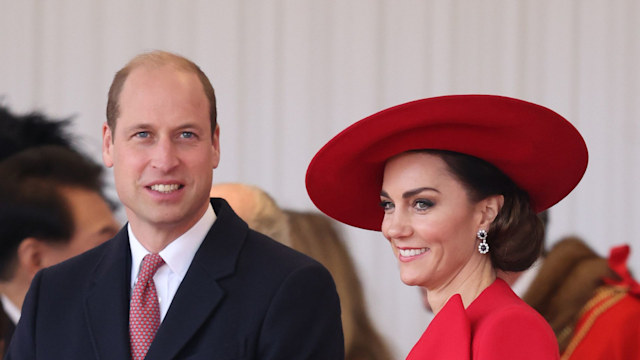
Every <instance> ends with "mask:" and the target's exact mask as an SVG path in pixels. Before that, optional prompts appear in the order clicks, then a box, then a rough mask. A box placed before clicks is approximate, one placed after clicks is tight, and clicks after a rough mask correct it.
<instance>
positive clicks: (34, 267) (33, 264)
mask: <svg viewBox="0 0 640 360" xmlns="http://www.w3.org/2000/svg"><path fill="white" fill-rule="evenodd" d="M43 251H44V249H43V243H42V241H40V240H38V239H36V238H33V237H28V238H26V239H24V240H22V242H21V243H20V245H18V249H17V259H18V266H20V267H22V269H23V271H25V272H27V273H29V274H31V275H32V276H35V275H36V273H37V272H38V270H40V269H42V267H43V266H42V252H43Z"/></svg>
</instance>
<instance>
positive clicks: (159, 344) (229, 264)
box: [85, 198, 249, 359]
mask: <svg viewBox="0 0 640 360" xmlns="http://www.w3.org/2000/svg"><path fill="white" fill-rule="evenodd" d="M211 204H212V206H213V210H214V211H215V212H216V216H217V219H216V222H215V223H214V224H213V226H212V227H211V229H210V230H209V233H208V234H207V236H206V237H205V240H204V241H203V243H202V245H201V246H200V248H199V249H198V251H197V252H196V255H195V257H194V258H193V261H192V263H191V265H190V266H189V270H188V271H187V274H186V275H185V277H184V279H183V280H182V283H181V284H180V286H179V288H178V291H177V292H176V294H175V296H174V298H173V301H172V303H171V306H170V308H169V311H168V312H167V314H166V316H165V318H164V320H163V322H162V324H161V325H160V328H159V329H158V332H157V334H156V337H155V339H154V341H153V343H152V344H151V347H150V348H149V352H148V353H147V357H146V359H160V358H163V359H166V358H172V357H174V356H175V355H176V354H177V353H178V352H179V351H180V349H181V348H182V347H183V346H184V345H185V344H186V343H187V342H188V341H189V339H191V338H192V336H193V335H194V334H195V332H196V331H197V329H198V328H199V327H200V326H201V325H202V323H204V322H205V321H206V320H207V319H208V318H209V317H210V316H211V314H212V313H213V311H214V310H215V308H216V307H217V306H218V304H219V303H220V301H221V300H222V298H223V296H224V290H223V289H222V288H221V287H220V286H219V285H218V280H219V279H222V278H224V277H226V276H229V275H231V274H233V273H234V271H235V267H236V262H237V259H238V256H239V254H240V251H241V249H242V246H243V244H244V240H245V238H246V236H247V233H248V231H249V228H248V226H247V224H246V223H245V222H244V221H242V220H241V219H240V218H239V217H238V216H237V215H236V214H235V213H234V212H233V210H231V207H230V206H229V204H227V202H226V201H225V200H223V199H217V198H214V199H211ZM128 241H129V240H128V235H127V231H126V226H125V227H124V228H123V230H121V231H120V232H119V233H118V234H117V235H116V236H115V237H114V238H113V239H112V240H110V242H109V245H108V246H107V249H105V253H104V255H103V256H102V258H101V259H100V261H99V262H98V264H97V266H96V269H95V272H94V273H95V275H94V276H93V278H94V281H93V282H92V284H91V286H90V287H89V290H88V293H87V296H86V312H85V313H86V318H87V322H88V324H89V333H90V336H91V337H92V341H93V344H94V347H95V349H96V352H97V355H98V358H101V359H102V358H104V359H125V358H129V357H130V350H129V323H128V319H129V296H130V295H129V292H130V289H129V288H130V286H129V283H130V272H131V250H130V249H129V242H128Z"/></svg>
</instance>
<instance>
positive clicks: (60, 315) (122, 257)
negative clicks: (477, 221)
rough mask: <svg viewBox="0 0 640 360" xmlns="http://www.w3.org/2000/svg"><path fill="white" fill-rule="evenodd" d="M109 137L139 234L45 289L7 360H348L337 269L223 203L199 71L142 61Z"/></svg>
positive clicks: (118, 91)
mask: <svg viewBox="0 0 640 360" xmlns="http://www.w3.org/2000/svg"><path fill="white" fill-rule="evenodd" d="M102 134H103V138H102V140H103V142H102V157H103V161H104V163H105V165H106V166H108V167H112V168H113V174H114V180H115V187H116V191H117V193H118V196H119V198H120V201H121V202H122V204H123V205H124V208H125V212H126V215H127V219H128V224H127V225H126V226H125V227H124V228H122V229H121V230H120V232H119V233H118V234H117V235H116V236H115V237H114V238H112V239H111V240H109V241H107V242H106V243H104V244H103V245H101V246H99V247H97V248H95V249H93V250H91V251H89V252H86V253H84V254H82V255H80V256H78V257H75V258H74V259H73V260H71V261H68V262H65V263H62V264H59V265H56V266H53V267H50V268H47V269H44V270H42V271H40V272H39V273H38V274H37V275H36V276H35V278H34V280H33V282H32V285H31V288H30V290H29V293H28V294H27V297H26V299H25V302H24V306H23V314H22V318H21V319H20V323H19V324H18V326H17V328H16V332H15V334H14V337H13V340H12V342H11V346H10V347H9V352H8V354H7V359H134V360H140V359H187V358H190V359H247V360H248V359H264V360H266V359H274V360H275V359H323V360H324V359H341V358H343V357H344V343H343V335H342V327H341V323H340V303H339V299H338V295H337V293H336V289H335V284H334V283H333V279H332V278H331V275H330V273H329V272H328V271H327V269H326V268H324V267H323V266H322V265H321V264H320V263H318V262H317V261H315V260H313V259H311V258H309V257H307V256H305V255H303V254H300V253H298V252H296V251H295V250H293V249H291V248H289V247H286V246H284V245H282V244H279V243H277V242H276V241H274V240H273V239H271V238H269V237H267V236H265V235H262V234H260V233H258V232H255V231H253V230H250V229H249V228H248V226H247V224H246V223H245V222H244V221H242V220H241V219H240V218H239V217H238V216H237V215H236V214H235V213H234V212H233V210H232V209H231V207H230V206H229V204H228V203H227V202H226V201H224V200H223V199H219V198H213V199H210V197H209V191H210V189H211V182H212V176H213V170H214V169H215V168H217V166H218V163H219V161H220V140H219V137H220V127H219V126H218V124H217V121H216V109H215V96H214V92H213V87H212V86H211V84H210V82H209V80H208V79H207V77H206V76H205V75H204V73H203V72H202V71H201V70H200V68H199V67H198V66H197V65H196V64H195V63H193V62H192V61H190V60H188V59H186V58H184V57H181V56H179V55H176V54H172V53H168V52H164V51H153V52H150V53H145V54H141V55H138V56H136V57H135V58H134V59H132V60H131V61H130V62H129V63H128V64H127V65H126V66H125V67H124V68H122V69H121V70H120V71H118V72H117V73H116V75H115V77H114V80H113V83H112V86H111V89H110V91H109V99H108V101H107V122H106V123H105V124H104V125H103V131H102Z"/></svg>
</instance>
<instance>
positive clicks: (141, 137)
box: [134, 131, 149, 139]
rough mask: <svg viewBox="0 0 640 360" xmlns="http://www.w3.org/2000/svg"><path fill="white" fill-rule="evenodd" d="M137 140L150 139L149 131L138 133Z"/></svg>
mask: <svg viewBox="0 0 640 360" xmlns="http://www.w3.org/2000/svg"><path fill="white" fill-rule="evenodd" d="M134 136H135V137H137V138H140V139H146V138H148V137H149V132H148V131H138V132H137V133H135V135H134Z"/></svg>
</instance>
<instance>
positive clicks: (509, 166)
mask: <svg viewBox="0 0 640 360" xmlns="http://www.w3.org/2000/svg"><path fill="white" fill-rule="evenodd" d="M586 165H587V149H586V146H585V144H584V141H583V139H582V137H581V136H580V134H579V133H578V132H577V130H576V129H575V128H574V127H573V126H572V125H571V124H570V123H569V122H567V121H566V120H565V119H563V118H562V117H561V116H560V115H558V114H556V113H555V112H553V111H551V110H549V109H547V108H544V107H541V106H538V105H535V104H532V103H528V102H525V101H521V100H517V99H511V98H506V97H500V96H490V95H457V96H445V97H437V98H430V99H423V100H418V101H414V102H410V103H406V104H402V105H399V106H396V107H393V108H390V109H387V110H384V111H382V112H379V113H377V114H374V115H372V116H370V117H368V118H365V119H363V120H361V121H359V122H357V123H355V124H353V125H352V126H350V127H349V128H347V129H346V130H344V131H343V132H342V133H340V134H338V135H337V136H336V137H335V138H333V139H332V140H331V141H329V143H327V144H326V145H325V146H324V147H323V148H322V149H321V150H320V151H319V152H318V154H316V156H315V157H314V159H313V160H312V162H311V164H310V165H309V169H308V171H307V179H306V181H307V190H308V192H309V195H310V197H311V199H312V200H313V202H314V203H315V204H316V206H317V207H318V208H319V209H320V210H322V211H323V212H325V213H326V214H328V215H330V216H331V217H334V218H335V219H337V220H339V221H342V222H344V223H346V224H349V225H353V226H357V227H361V228H364V229H370V230H376V231H380V230H381V231H382V233H383V234H384V236H385V237H386V238H387V239H388V240H389V243H390V244H391V248H392V249H393V252H394V254H395V256H396V258H397V259H398V263H399V267H400V275H401V278H402V281H403V282H404V283H406V284H408V285H416V286H422V287H424V288H425V289H426V290H427V294H428V295H427V296H428V302H429V305H430V306H431V307H432V309H433V311H434V313H435V314H436V316H435V318H434V319H433V320H432V322H431V323H430V324H429V327H428V328H427V329H426V331H425V332H424V334H423V335H422V337H421V338H420V340H419V341H418V343H417V344H416V345H415V346H414V348H413V349H412V351H411V352H410V354H409V356H408V359H422V358H430V359H557V358H558V357H559V355H558V347H557V343H556V340H555V336H554V334H553V331H552V330H551V328H550V327H549V325H548V324H547V323H546V322H545V321H544V319H543V318H542V317H541V316H540V315H539V314H538V313H537V312H535V310H533V309H532V308H531V307H529V306H528V305H526V304H525V303H524V302H523V301H522V300H520V298H518V297H517V296H516V295H515V294H514V293H513V291H511V289H510V288H509V286H508V285H507V284H506V283H505V282H504V281H503V280H500V279H499V278H497V277H496V272H497V271H498V270H502V271H522V270H525V269H526V268H528V267H529V266H530V265H531V264H532V263H533V262H534V261H535V260H536V258H537V257H538V255H539V254H540V251H541V247H542V240H543V226H542V224H541V222H540V220H539V219H538V217H537V216H536V213H537V212H541V211H543V210H545V209H547V208H549V207H550V206H552V205H553V204H555V203H557V202H558V201H560V200H561V199H562V198H564V197H565V196H566V195H567V194H568V193H569V192H570V191H571V190H572V189H573V188H574V187H575V186H576V185H577V184H578V182H579V181H580V179H581V178H582V175H583V174H584V171H585V170H586Z"/></svg>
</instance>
